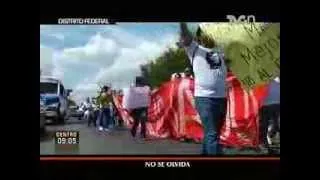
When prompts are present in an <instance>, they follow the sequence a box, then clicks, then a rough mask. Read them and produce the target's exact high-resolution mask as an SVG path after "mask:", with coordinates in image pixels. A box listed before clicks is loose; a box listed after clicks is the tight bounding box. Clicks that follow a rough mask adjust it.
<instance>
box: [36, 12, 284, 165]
mask: <svg viewBox="0 0 320 180" xmlns="http://www.w3.org/2000/svg"><path fill="white" fill-rule="evenodd" d="M235 19H237V20H239V21H240V20H241V19H243V18H236V17H235ZM227 20H228V19H226V21H227ZM256 20H257V19H256ZM107 22H108V21H107V20H106V18H99V19H97V20H94V18H90V19H81V18H75V19H74V20H73V19H70V18H68V19H60V20H59V22H56V23H60V24H51V25H49V24H46V25H40V32H41V33H40V68H41V75H40V98H41V103H42V106H43V109H44V111H45V112H42V115H43V116H41V117H42V118H45V121H46V123H45V131H46V132H45V134H44V135H43V136H44V140H40V155H41V156H42V157H43V158H45V156H50V155H64V156H68V155H75V156H77V157H78V158H80V159H81V158H84V159H85V158H88V159H90V158H93V157H92V156H95V157H94V158H96V159H99V158H101V159H102V160H106V159H108V158H110V159H112V158H116V157H112V156H118V159H121V158H122V156H137V155H140V156H142V155H150V156H161V155H162V156H185V157H188V156H195V157H194V158H202V157H201V149H202V143H203V142H204V137H205V132H204V123H203V119H201V116H200V114H199V111H198V106H197V105H198V103H197V97H196V95H195V94H197V91H198V90H199V89H198V88H199V87H198V86H199V85H198V84H197V83H198V77H199V76H201V75H202V74H201V73H202V72H204V71H206V70H205V69H204V70H203V71H199V70H198V71H197V70H195V69H192V68H193V64H192V63H191V59H192V58H193V59H194V60H195V61H197V60H199V59H200V58H198V57H197V56H199V55H198V54H197V53H195V56H192V54H190V53H188V50H187V49H188V48H185V47H181V46H180V45H181V44H179V43H181V41H180V39H181V38H180V36H181V32H182V30H181V23H180V22H162V23H161V22H158V23H150V22H148V23H147V22H146V23H136V22H116V23H112V25H110V24H108V23H107ZM90 23H91V24H90ZM99 23H100V24H99ZM66 24H68V26H67V25H66ZM71 24H72V25H71ZM97 24H99V25H97ZM186 25H187V29H188V31H189V33H190V34H191V36H192V37H193V39H194V41H198V39H200V38H201V37H203V39H208V41H210V40H214V41H215V43H216V47H214V48H206V47H203V48H200V51H201V50H203V49H205V48H206V49H207V51H210V53H208V55H210V57H209V56H208V57H207V56H205V57H207V58H209V59H210V60H214V57H218V56H216V53H217V52H219V58H222V60H223V62H224V63H228V65H227V66H228V72H227V73H226V74H225V76H226V77H225V83H226V84H227V87H226V95H225V98H226V102H227V103H226V114H225V115H224V117H223V121H222V126H221V127H220V129H219V131H218V132H217V133H218V134H219V141H218V144H220V145H221V147H222V155H221V154H219V155H216V156H217V158H218V157H220V156H227V157H230V156H249V157H248V158H249V159H250V158H256V157H262V156H273V157H274V156H275V157H277V158H278V157H279V155H280V123H279V122H280V116H279V117H278V119H277V120H275V121H273V122H269V121H268V122H267V123H266V122H264V121H262V119H263V118H262V117H260V114H261V109H262V108H263V107H265V106H266V105H265V102H266V99H268V97H269V94H270V92H271V91H270V89H271V88H270V87H271V86H270V84H271V82H273V81H274V80H275V79H277V78H278V76H280V75H279V74H280V23H263V22H242V21H241V22H238V21H237V22H206V23H202V22H187V23H186ZM199 29H200V30H201V32H202V33H201V35H200V37H197V32H198V30H199ZM177 42H179V43H177ZM197 43H198V44H199V45H201V44H200V42H197ZM177 45H179V46H177ZM202 46H204V45H202ZM208 49H209V50H208ZM200 60H201V59H200ZM206 62H207V61H205V63H203V64H200V65H199V66H201V67H203V68H205V67H206V66H207V64H206ZM219 62H220V63H217V67H216V66H215V67H216V68H215V69H219V67H220V66H222V65H223V64H224V63H221V62H222V61H219ZM193 63H198V62H193ZM200 63H201V62H200ZM209 69H210V68H209ZM207 71H209V70H207ZM210 71H211V70H210ZM199 72H200V75H199ZM137 77H141V78H142V79H143V83H140V84H139V85H137V83H136V78H137ZM278 79H279V78H278ZM276 81H277V82H278V84H279V87H280V81H278V80H276ZM208 83H209V81H208ZM144 86H147V88H144ZM272 92H275V91H272ZM137 98H138V99H137ZM144 98H145V99H144ZM277 98H278V99H279V98H280V97H277ZM275 104H276V106H273V107H274V108H276V107H278V106H277V105H279V106H280V102H275ZM279 113H280V111H279ZM262 125H263V128H262V129H261V126H262ZM265 130H267V132H266V133H265V134H264V138H263V139H261V132H262V131H263V132H265ZM80 133H81V143H80ZM264 140H267V143H268V147H267V148H266V147H261V145H262V144H263V143H262V141H264ZM84 156H88V157H84ZM96 156H99V157H96ZM70 157H71V156H70ZM55 158H57V159H58V158H59V157H58V156H57V157H55ZM64 158H65V157H64ZM72 158H74V156H72ZM142 159H143V158H142ZM171 162H172V163H166V162H164V163H156V160H150V161H147V162H146V163H145V166H146V167H153V166H154V167H156V166H161V167H165V166H168V167H169V166H170V167H175V166H185V167H192V164H189V163H187V162H176V161H174V160H172V161H171Z"/></svg>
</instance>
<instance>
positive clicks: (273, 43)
mask: <svg viewBox="0 0 320 180" xmlns="http://www.w3.org/2000/svg"><path fill="white" fill-rule="evenodd" d="M220 27H221V28H220ZM204 29H205V32H206V33H207V34H208V35H210V36H211V37H212V38H213V39H215V37H216V36H218V35H217V34H220V35H223V37H221V36H220V37H219V38H218V39H217V40H218V41H217V43H218V45H219V44H221V45H222V46H223V47H224V51H225V56H226V58H227V59H228V60H230V69H231V70H232V71H233V73H235V74H236V76H237V77H238V78H239V79H240V80H241V83H242V85H243V86H244V87H245V88H246V89H251V88H252V87H254V86H255V85H258V84H263V83H266V82H268V81H269V80H271V79H273V78H275V77H276V76H277V75H278V73H279V72H280V24H279V23H269V24H265V23H242V24H234V23H210V25H206V26H204ZM224 31H226V32H227V33H223V32H224Z"/></svg>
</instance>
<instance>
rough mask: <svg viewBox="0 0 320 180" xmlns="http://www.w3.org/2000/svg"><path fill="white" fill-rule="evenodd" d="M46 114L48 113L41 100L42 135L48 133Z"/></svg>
mask: <svg viewBox="0 0 320 180" xmlns="http://www.w3.org/2000/svg"><path fill="white" fill-rule="evenodd" d="M45 113H46V111H45V105H44V102H43V101H41V100H40V135H43V134H44V133H45V131H46V119H45Z"/></svg>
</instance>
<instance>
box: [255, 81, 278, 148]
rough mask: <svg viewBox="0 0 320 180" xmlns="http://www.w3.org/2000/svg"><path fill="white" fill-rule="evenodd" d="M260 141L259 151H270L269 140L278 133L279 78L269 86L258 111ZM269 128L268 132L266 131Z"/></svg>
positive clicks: (270, 142)
mask: <svg viewBox="0 0 320 180" xmlns="http://www.w3.org/2000/svg"><path fill="white" fill-rule="evenodd" d="M260 119H261V120H260V122H261V123H260V128H261V129H260V139H261V145H260V149H261V150H267V151H268V152H269V153H270V152H271V149H270V147H269V144H272V141H271V139H272V138H273V137H274V136H275V135H276V133H277V132H280V127H279V124H280V123H279V120H280V76H279V77H276V78H275V79H274V80H272V81H271V82H270V84H269V92H268V95H267V97H266V99H265V101H264V104H263V106H262V107H261V110H260ZM269 127H270V131H269V130H268V129H269Z"/></svg>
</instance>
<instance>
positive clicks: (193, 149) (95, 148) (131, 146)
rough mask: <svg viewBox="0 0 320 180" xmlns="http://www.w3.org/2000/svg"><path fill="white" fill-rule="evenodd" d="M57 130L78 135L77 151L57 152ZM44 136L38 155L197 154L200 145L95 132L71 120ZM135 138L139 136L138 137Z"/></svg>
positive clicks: (118, 132)
mask: <svg viewBox="0 0 320 180" xmlns="http://www.w3.org/2000/svg"><path fill="white" fill-rule="evenodd" d="M59 130H75V131H79V132H80V143H79V148H78V150H70V151H69V150H68V151H60V150H59V151H58V150H56V149H55V141H54V133H55V131H59ZM46 131H47V133H46V135H45V136H43V137H40V155H54V154H82V155H92V154H98V155H102V154H103V155H109V154H110V155H115V154H118V155H138V154H141V155H147V154H154V155H155V154H195V155H196V154H199V152H200V147H201V145H200V144H195V143H183V142H178V141H174V140H146V141H142V140H140V139H139V138H136V139H134V138H132V137H131V136H130V134H129V131H128V130H127V129H125V128H116V129H114V130H113V131H111V132H109V133H106V132H98V131H97V130H96V129H95V128H94V127H93V126H92V127H88V126H87V122H86V121H84V120H80V121H79V120H78V119H76V118H70V119H69V120H68V121H66V123H65V124H64V125H53V124H48V125H47V126H46ZM137 135H138V134H137Z"/></svg>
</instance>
